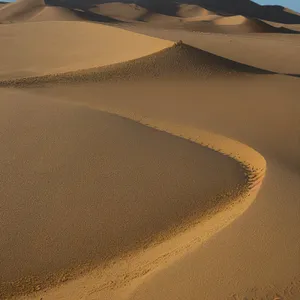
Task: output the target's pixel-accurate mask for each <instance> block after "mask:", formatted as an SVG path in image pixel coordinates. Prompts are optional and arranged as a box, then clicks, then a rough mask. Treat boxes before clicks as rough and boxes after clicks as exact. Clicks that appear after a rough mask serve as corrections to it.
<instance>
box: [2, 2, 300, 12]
mask: <svg viewBox="0 0 300 300" xmlns="http://www.w3.org/2000/svg"><path fill="white" fill-rule="evenodd" d="M4 1H8V2H13V1H14V0H4ZM253 1H254V2H257V3H259V4H277V5H282V6H285V7H288V8H291V9H293V10H295V11H298V12H300V0H253Z"/></svg>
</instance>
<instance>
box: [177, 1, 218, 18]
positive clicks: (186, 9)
mask: <svg viewBox="0 0 300 300" xmlns="http://www.w3.org/2000/svg"><path fill="white" fill-rule="evenodd" d="M176 14H177V16H179V17H183V18H192V17H203V16H208V15H211V14H213V13H212V12H211V11H209V10H207V9H205V8H203V7H201V6H198V5H191V4H181V5H180V6H179V8H178V10H177V13H176Z"/></svg>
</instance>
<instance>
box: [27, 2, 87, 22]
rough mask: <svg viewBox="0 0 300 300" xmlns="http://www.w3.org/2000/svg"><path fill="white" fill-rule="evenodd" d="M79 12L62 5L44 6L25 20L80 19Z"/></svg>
mask: <svg viewBox="0 0 300 300" xmlns="http://www.w3.org/2000/svg"><path fill="white" fill-rule="evenodd" d="M81 20H82V18H81V17H80V14H78V13H76V12H75V11H72V10H70V9H67V8H64V7H51V6H45V7H44V8H43V9H42V10H40V11H39V12H38V13H37V14H36V15H34V16H32V17H31V18H30V19H28V20H27V21H30V22H43V21H81Z"/></svg>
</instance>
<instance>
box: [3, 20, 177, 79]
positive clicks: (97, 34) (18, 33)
mask: <svg viewBox="0 0 300 300" xmlns="http://www.w3.org/2000/svg"><path fill="white" fill-rule="evenodd" d="M111 36H114V39H111V38H110V37H111ZM0 37H1V40H2V41H3V42H2V43H1V55H0V64H1V69H0V79H7V78H20V77H21V78H22V77H28V76H36V75H43V74H49V73H50V74H53V73H54V74H56V73H62V72H67V71H73V70H78V69H86V68H92V67H96V66H97V67H98V66H103V65H110V64H114V63H118V62H120V61H127V60H130V59H135V58H137V57H140V56H145V55H148V54H151V53H153V52H157V51H159V50H161V49H164V48H166V47H169V46H170V45H172V43H171V42H168V41H163V40H159V39H155V38H148V37H145V36H143V35H139V34H135V33H131V32H128V31H125V30H121V29H116V28H112V27H109V26H104V25H100V24H93V23H86V22H50V23H48V22H39V23H38V24H35V23H18V24H11V25H2V26H1V27H0ZM104 43H105V45H104ZM37 45H41V47H42V48H41V47H37ZM120 46H121V47H122V51H120V49H119V47H120ZM20 49H22V51H21V52H20Z"/></svg>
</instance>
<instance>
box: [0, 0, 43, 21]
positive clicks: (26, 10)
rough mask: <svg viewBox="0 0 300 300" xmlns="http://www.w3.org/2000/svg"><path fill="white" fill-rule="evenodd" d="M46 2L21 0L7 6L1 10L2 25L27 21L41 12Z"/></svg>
mask: <svg viewBox="0 0 300 300" xmlns="http://www.w3.org/2000/svg"><path fill="white" fill-rule="evenodd" d="M44 6H45V2H44V0H19V1H17V2H15V3H14V2H13V3H10V4H7V5H5V6H4V7H2V8H1V10H0V23H5V22H17V21H26V20H28V19H30V18H31V17H32V16H34V15H35V14H37V13H38V12H40V11H41V10H42V9H43V7H44Z"/></svg>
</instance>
